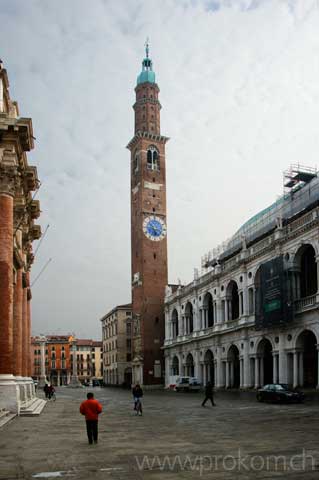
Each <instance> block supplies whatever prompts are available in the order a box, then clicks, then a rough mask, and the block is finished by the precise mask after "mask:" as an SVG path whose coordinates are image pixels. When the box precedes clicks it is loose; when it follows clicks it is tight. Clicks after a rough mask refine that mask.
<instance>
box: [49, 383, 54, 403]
mask: <svg viewBox="0 0 319 480" xmlns="http://www.w3.org/2000/svg"><path fill="white" fill-rule="evenodd" d="M48 398H49V400H51V398H53V399H54V400H55V388H54V386H53V385H52V383H51V385H49V388H48Z"/></svg>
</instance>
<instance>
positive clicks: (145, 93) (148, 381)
mask: <svg viewBox="0 0 319 480" xmlns="http://www.w3.org/2000/svg"><path fill="white" fill-rule="evenodd" d="M135 92H136V102H135V104H134V106H133V108H134V112H135V135H134V137H133V138H132V140H131V141H130V143H129V144H128V146H127V148H128V149H129V150H130V152H131V255H132V260H131V262H132V306H133V318H134V334H133V335H134V336H133V361H132V373H133V382H135V383H137V382H139V383H141V384H144V385H156V384H161V383H162V382H163V379H162V375H163V355H162V351H161V346H162V345H163V342H164V295H165V286H166V285H167V238H166V233H167V228H166V175H165V144H166V142H167V140H168V138H167V137H163V136H162V135H161V133H160V109H161V104H160V102H159V100H158V94H159V88H158V85H157V84H156V82H155V73H154V72H153V65H152V60H151V59H150V58H149V45H148V43H146V57H145V58H144V60H143V62H142V72H141V73H140V74H139V76H138V77H137V85H136V88H135Z"/></svg>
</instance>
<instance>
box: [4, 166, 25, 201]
mask: <svg viewBox="0 0 319 480" xmlns="http://www.w3.org/2000/svg"><path fill="white" fill-rule="evenodd" d="M19 185H20V179H19V174H18V170H17V167H16V166H14V165H5V164H3V163H0V195H10V196H11V197H14V195H15V193H16V190H17V188H18V187H19Z"/></svg>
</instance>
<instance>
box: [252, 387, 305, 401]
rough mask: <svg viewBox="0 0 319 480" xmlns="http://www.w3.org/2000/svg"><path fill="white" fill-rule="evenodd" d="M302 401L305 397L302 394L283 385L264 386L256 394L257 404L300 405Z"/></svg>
mask: <svg viewBox="0 0 319 480" xmlns="http://www.w3.org/2000/svg"><path fill="white" fill-rule="evenodd" d="M304 399H305V395H304V394H303V393H302V392H299V391H297V390H291V389H289V387H288V385H285V384H283V383H276V384H269V385H265V386H264V387H263V388H260V389H259V390H258V392H257V400H258V402H278V403H284V402H287V403H288V402H296V403H301V402H303V401H304Z"/></svg>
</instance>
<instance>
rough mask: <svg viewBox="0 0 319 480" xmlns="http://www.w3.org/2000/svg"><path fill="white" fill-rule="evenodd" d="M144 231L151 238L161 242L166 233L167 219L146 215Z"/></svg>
mask: <svg viewBox="0 0 319 480" xmlns="http://www.w3.org/2000/svg"><path fill="white" fill-rule="evenodd" d="M143 231H144V233H145V235H146V237H147V238H148V239H149V240H153V241H155V242H159V241H160V240H162V239H163V238H164V237H165V235H166V225H165V221H164V220H163V219H162V218H161V217H158V216H152V217H146V218H145V219H144V221H143Z"/></svg>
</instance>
